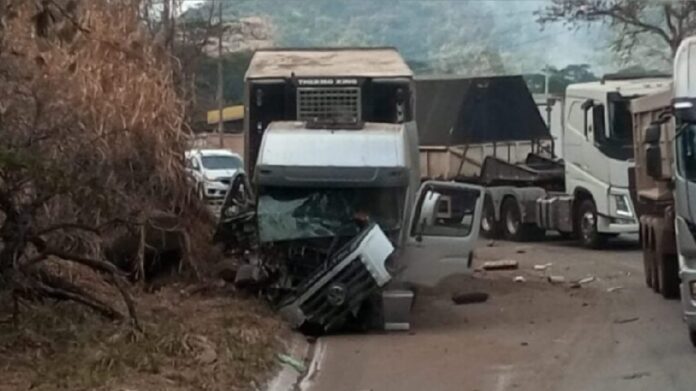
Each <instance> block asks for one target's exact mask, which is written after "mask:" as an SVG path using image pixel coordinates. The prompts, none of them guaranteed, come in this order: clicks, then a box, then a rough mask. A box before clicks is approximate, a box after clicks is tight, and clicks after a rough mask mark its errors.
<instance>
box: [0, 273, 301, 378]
mask: <svg viewBox="0 0 696 391" xmlns="http://www.w3.org/2000/svg"><path fill="white" fill-rule="evenodd" d="M190 292H192V289H191V288H190V287H189V288H183V287H177V286H170V287H167V288H165V289H162V290H161V291H159V292H156V293H152V294H145V293H140V294H137V295H136V298H137V301H138V303H139V308H138V310H139V313H140V316H141V318H142V323H143V328H144V331H143V332H137V331H134V330H132V329H131V328H129V327H126V326H124V325H122V324H117V323H113V322H109V321H105V320H104V319H103V318H102V317H99V316H98V315H95V314H94V313H93V312H92V311H90V310H88V309H85V308H83V307H80V306H77V305H75V304H72V303H58V304H52V303H48V302H47V303H44V304H42V305H38V306H36V307H34V308H32V310H31V311H23V312H21V313H20V316H19V317H17V318H16V319H13V318H12V308H2V309H0V368H2V369H1V370H0V371H1V372H2V376H1V377H0V390H1V391H10V390H29V389H32V390H56V389H65V390H119V391H120V390H130V391H155V390H173V391H176V390H182V391H183V390H211V391H213V390H251V389H258V388H259V387H260V386H262V385H263V383H264V382H265V380H266V378H267V377H268V376H269V374H270V373H271V372H272V371H273V369H274V368H275V366H276V365H277V364H276V354H277V353H278V352H281V351H282V349H283V340H285V339H286V337H287V335H288V333H289V331H288V330H287V329H286V328H285V327H284V325H283V324H282V323H281V322H280V321H278V320H277V319H276V318H275V317H274V316H273V314H272V313H271V312H270V310H268V309H267V307H266V306H265V305H263V304H261V303H258V302H256V301H255V300H252V299H245V298H240V297H235V296H234V295H230V294H229V292H225V291H223V290H221V289H219V288H213V289H212V290H211V289H208V290H207V291H206V292H198V293H193V294H191V293H190ZM0 302H5V301H4V300H3V301H0Z"/></svg>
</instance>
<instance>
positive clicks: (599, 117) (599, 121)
mask: <svg viewBox="0 0 696 391" xmlns="http://www.w3.org/2000/svg"><path fill="white" fill-rule="evenodd" d="M592 123H593V124H594V139H595V141H600V140H604V139H606V138H607V134H606V126H605V124H604V105H595V106H593V107H592Z"/></svg>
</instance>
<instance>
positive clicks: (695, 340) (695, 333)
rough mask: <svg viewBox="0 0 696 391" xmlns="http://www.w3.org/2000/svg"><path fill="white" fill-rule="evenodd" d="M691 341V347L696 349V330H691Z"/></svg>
mask: <svg viewBox="0 0 696 391" xmlns="http://www.w3.org/2000/svg"><path fill="white" fill-rule="evenodd" d="M689 339H690V340H691V345H692V346H693V347H695V348H696V330H694V329H692V328H689Z"/></svg>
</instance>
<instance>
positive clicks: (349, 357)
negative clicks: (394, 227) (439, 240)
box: [302, 238, 696, 391]
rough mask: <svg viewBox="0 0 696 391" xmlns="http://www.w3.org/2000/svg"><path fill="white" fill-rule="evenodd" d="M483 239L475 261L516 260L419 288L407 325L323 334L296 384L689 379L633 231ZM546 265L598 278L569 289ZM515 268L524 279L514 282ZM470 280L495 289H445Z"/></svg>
mask: <svg viewBox="0 0 696 391" xmlns="http://www.w3.org/2000/svg"><path fill="white" fill-rule="evenodd" d="M631 239H632V240H631ZM487 245H488V243H487V242H481V247H480V248H479V249H478V250H477V253H476V254H477V263H478V264H479V265H480V264H481V263H482V262H483V261H485V260H496V259H516V260H518V261H519V262H520V269H519V270H516V271H497V272H485V273H483V272H477V273H475V274H474V276H473V277H466V276H457V277H453V278H451V279H449V280H447V281H444V282H443V283H442V284H440V285H439V286H438V287H437V288H435V289H429V290H425V291H422V292H420V294H419V298H418V301H417V302H416V305H415V309H414V319H413V323H412V326H413V330H412V332H410V333H389V334H385V333H381V334H380V333H376V334H369V335H339V336H330V337H324V338H321V339H320V340H319V342H317V344H318V346H317V351H318V352H319V353H318V358H319V360H318V361H317V363H315V364H318V365H316V366H315V368H313V370H312V373H311V375H310V376H309V378H308V379H306V381H305V382H304V384H303V387H302V388H303V389H306V390H311V391H324V390H332V391H344V390H345V391H366V390H372V391H391V390H394V391H397V390H399V391H410V390H413V391H423V390H457V391H461V390H472V391H473V390H479V391H489V390H491V391H498V390H530V391H532V390H534V391H539V390H553V391H557V390H573V391H578V390H622V391H623V390H685V391H686V390H688V391H691V390H694V389H696V350H694V349H693V348H692V347H691V344H690V343H689V340H688V336H687V332H686V326H685V325H684V324H683V323H682V321H681V318H680V312H679V302H678V301H665V300H663V299H662V298H661V297H660V296H658V295H656V294H654V293H652V291H650V290H649V289H648V288H646V287H645V286H644V283H643V273H642V259H641V255H640V251H639V250H638V247H637V243H636V240H635V239H634V238H629V239H628V240H625V239H624V240H623V241H617V242H615V243H613V245H612V246H611V249H607V250H601V251H591V250H584V249H579V248H576V247H575V246H573V245H572V244H569V243H563V242H546V243H535V244H530V245H527V244H525V245H520V244H516V243H504V242H498V243H495V245H494V246H492V247H488V246H487ZM544 263H552V264H553V265H552V266H551V268H550V271H546V272H540V271H535V270H534V268H533V266H534V265H535V264H544ZM544 273H550V274H553V275H563V276H565V278H566V279H568V280H571V281H572V280H578V279H581V278H584V277H587V276H594V277H595V278H596V280H595V281H593V282H590V283H588V284H585V285H583V286H582V287H581V288H579V289H573V288H570V287H569V286H568V285H569V284H560V285H552V284H550V283H549V282H548V281H547V280H546V278H545V276H544ZM515 276H524V277H525V279H526V282H524V283H516V282H513V281H512V280H513V278H514V277H515ZM612 288H614V289H612ZM610 290H611V291H610ZM468 291H471V292H474V291H483V292H487V293H489V294H490V299H489V300H488V301H487V302H485V303H479V304H468V305H460V306H456V305H454V304H453V303H452V301H451V300H450V297H451V295H452V294H453V293H456V292H468Z"/></svg>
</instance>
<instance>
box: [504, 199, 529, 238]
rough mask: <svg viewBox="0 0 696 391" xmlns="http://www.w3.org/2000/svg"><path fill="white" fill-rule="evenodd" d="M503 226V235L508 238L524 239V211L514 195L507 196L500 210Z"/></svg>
mask: <svg viewBox="0 0 696 391" xmlns="http://www.w3.org/2000/svg"><path fill="white" fill-rule="evenodd" d="M500 217H501V220H502V221H501V222H502V226H503V236H504V237H505V239H507V240H512V241H522V239H523V235H522V231H523V230H524V229H523V224H522V213H520V207H519V205H517V200H515V198H514V197H506V198H505V200H504V201H503V207H502V209H501V211H500Z"/></svg>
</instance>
